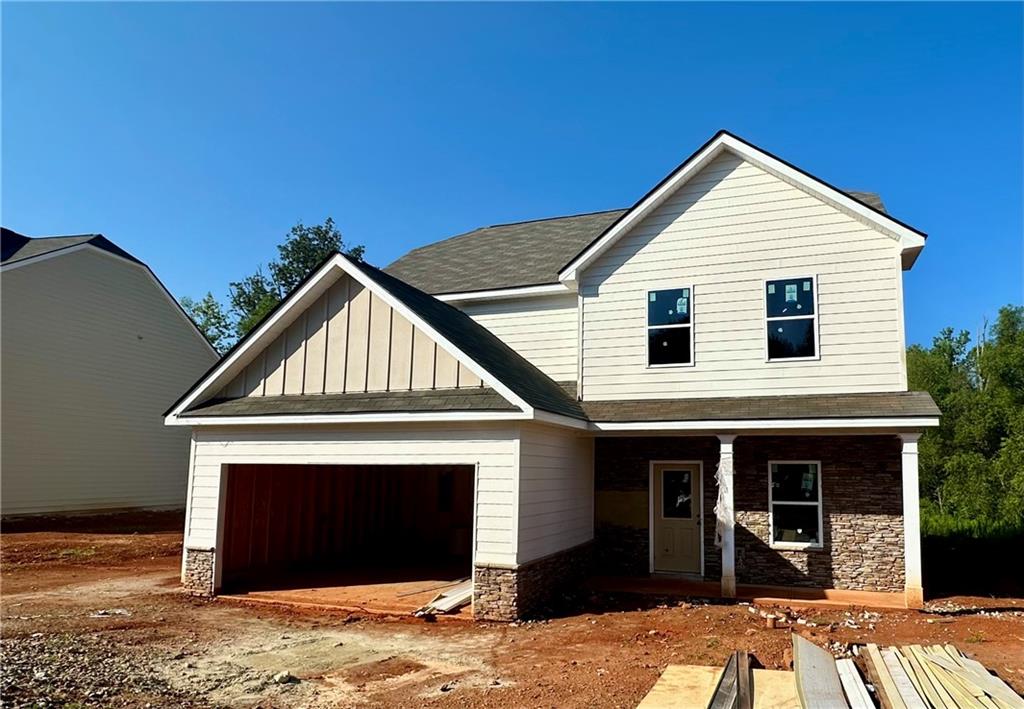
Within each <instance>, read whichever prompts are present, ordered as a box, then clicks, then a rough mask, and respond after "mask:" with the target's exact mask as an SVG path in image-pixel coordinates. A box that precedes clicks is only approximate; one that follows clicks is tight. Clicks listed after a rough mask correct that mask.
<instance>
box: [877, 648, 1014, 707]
mask: <svg viewBox="0 0 1024 709" xmlns="http://www.w3.org/2000/svg"><path fill="white" fill-rule="evenodd" d="M864 654H865V658H866V661H867V664H866V667H867V670H868V676H869V677H870V678H871V680H872V682H873V683H874V685H875V689H876V691H877V692H878V697H879V701H880V702H881V705H882V709H1024V699H1021V697H1020V696H1018V695H1017V693H1016V692H1014V691H1013V689H1011V688H1010V686H1009V685H1008V684H1006V683H1005V682H1003V681H1002V680H1001V679H999V678H998V677H996V676H995V675H993V674H991V673H989V671H988V670H987V669H985V666H984V665H982V664H981V663H980V662H978V661H977V660H972V659H970V658H968V657H966V656H964V655H963V653H961V652H960V651H959V650H957V649H956V648H955V647H954V646H952V645H930V646H928V647H924V646H921V645H907V646H904V647H901V648H897V647H889V648H879V647H878V646H877V645H875V644H868V645H867V646H866V647H865V653H864Z"/></svg>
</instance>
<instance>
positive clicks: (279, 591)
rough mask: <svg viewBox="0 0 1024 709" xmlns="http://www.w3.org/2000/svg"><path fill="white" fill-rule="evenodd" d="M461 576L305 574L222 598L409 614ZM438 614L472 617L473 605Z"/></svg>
mask: <svg viewBox="0 0 1024 709" xmlns="http://www.w3.org/2000/svg"><path fill="white" fill-rule="evenodd" d="M461 578H464V576H463V577H460V576H458V575H455V574H436V573H435V574H431V575H422V576H419V577H416V578H412V579H409V578H401V579H394V580H392V579H389V578H388V577H387V576H386V575H383V576H382V575H381V574H380V573H379V572H376V571H359V570H355V571H338V572H333V573H326V574H316V575H312V574H307V575H303V576H300V577H296V578H293V579H291V580H290V582H289V583H287V584H281V587H278V588H263V589H253V590H246V591H238V592H228V593H222V594H220V595H219V596H218V597H219V598H221V599H224V600H227V601H242V602H251V603H268V604H274V605H282V606H294V607H298V608H311V609H314V608H315V609H327V610H346V611H351V612H363V613H372V614H375V615H396V616H408V615H411V614H412V613H413V611H415V610H416V609H418V608H421V607H422V606H424V605H426V604H427V603H429V602H430V601H431V600H432V599H433V598H434V597H435V596H437V594H439V593H441V592H442V591H445V590H448V589H450V588H453V587H454V586H455V585H457V584H458V583H459V581H460V580H461ZM437 617H438V618H442V617H443V618H463V619H472V617H473V612H472V610H471V606H463V607H462V608H461V609H459V610H458V611H456V612H454V613H450V614H446V615H442V616H437Z"/></svg>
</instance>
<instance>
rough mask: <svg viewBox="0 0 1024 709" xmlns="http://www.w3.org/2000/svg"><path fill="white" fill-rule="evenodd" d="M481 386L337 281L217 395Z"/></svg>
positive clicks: (384, 307) (362, 293)
mask: <svg viewBox="0 0 1024 709" xmlns="http://www.w3.org/2000/svg"><path fill="white" fill-rule="evenodd" d="M481 385H482V382H481V381H480V378H479V377H478V376H476V375H475V374H473V373H472V372H471V371H470V370H469V369H468V368H466V367H465V365H463V364H461V363H459V362H458V361H457V360H456V359H455V358H454V357H452V356H451V355H450V354H448V353H447V352H446V351H445V350H444V349H442V348H441V347H439V346H438V345H437V344H436V343H435V342H434V341H433V340H431V339H430V337H428V336H427V334H426V333H424V332H423V331H422V330H420V329H419V328H417V327H415V326H413V324H412V323H411V322H409V320H407V319H406V318H405V317H403V316H402V315H401V314H399V313H397V312H395V311H394V309H393V308H391V306H389V305H388V304H387V303H385V302H384V301H383V300H382V299H381V298H379V297H378V296H377V295H376V294H374V293H371V292H370V291H369V290H367V289H366V288H364V287H363V285H362V284H360V283H359V282H357V281H355V280H353V279H352V278H351V277H350V276H348V275H343V276H342V277H341V278H339V279H338V281H337V282H336V283H335V284H334V285H332V286H331V287H330V289H329V290H328V291H327V292H326V293H324V294H323V295H322V296H320V298H319V299H317V300H316V301H315V302H314V303H313V304H312V305H311V306H310V307H309V308H307V309H306V311H305V312H303V313H302V314H300V315H299V316H298V317H297V318H296V319H295V320H294V321H293V322H292V324H291V325H290V326H289V327H288V328H287V330H285V331H284V332H283V333H281V335H280V336H278V338H277V339H276V340H274V342H272V343H271V344H270V345H269V346H268V347H267V348H266V349H265V350H263V352H261V353H259V354H258V355H257V356H256V358H255V359H254V360H253V361H252V362H251V363H250V364H249V365H248V366H247V367H246V369H245V371H243V372H242V373H241V374H239V375H238V376H237V377H235V379H234V380H233V381H232V382H231V383H230V384H228V385H227V386H226V387H224V389H223V390H222V391H221V392H220V396H222V397H226V398H235V397H241V396H277V395H281V394H324V393H327V394H340V393H346V392H367V391H400V390H410V389H417V390H418V389H449V388H464V387H478V386H481Z"/></svg>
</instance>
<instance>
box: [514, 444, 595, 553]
mask: <svg viewBox="0 0 1024 709" xmlns="http://www.w3.org/2000/svg"><path fill="white" fill-rule="evenodd" d="M517 536H518V539H519V549H518V561H519V563H520V564H524V563H526V562H528V561H532V560H534V559H539V558H541V557H544V556H548V555H549V554H553V553H555V552H558V551H562V550H563V549H570V548H572V547H574V546H578V545H580V544H583V543H585V542H588V541H590V540H591V539H593V538H594V439H593V438H591V437H588V436H581V435H579V434H578V432H574V431H573V430H570V429H562V428H555V427H552V426H537V425H524V426H521V427H520V442H519V532H518V535H517Z"/></svg>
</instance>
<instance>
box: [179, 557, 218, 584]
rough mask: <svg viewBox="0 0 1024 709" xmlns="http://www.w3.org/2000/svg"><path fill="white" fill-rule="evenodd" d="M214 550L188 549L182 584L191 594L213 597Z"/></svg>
mask: <svg viewBox="0 0 1024 709" xmlns="http://www.w3.org/2000/svg"><path fill="white" fill-rule="evenodd" d="M213 559H214V553H213V549H186V550H185V571H184V573H183V574H182V578H181V584H182V586H183V587H184V588H185V590H186V591H188V592H189V593H194V594H196V595H199V596H212V595H213Z"/></svg>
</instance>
